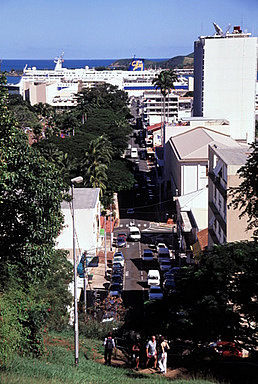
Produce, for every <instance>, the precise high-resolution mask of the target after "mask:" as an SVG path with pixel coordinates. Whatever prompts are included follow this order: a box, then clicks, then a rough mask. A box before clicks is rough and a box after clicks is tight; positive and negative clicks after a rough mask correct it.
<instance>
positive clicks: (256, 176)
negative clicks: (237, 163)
mask: <svg viewBox="0 0 258 384" xmlns="http://www.w3.org/2000/svg"><path fill="white" fill-rule="evenodd" d="M250 149H251V153H250V155H249V157H248V158H247V162H246V164H245V165H243V166H242V167H241V168H240V169H239V170H238V172H237V174H238V175H239V177H240V180H242V181H241V183H240V185H239V186H238V187H234V188H230V191H229V192H230V195H231V196H232V197H233V198H232V203H231V204H230V205H232V206H233V208H234V209H236V208H237V209H239V210H240V212H241V213H240V216H239V218H240V219H241V217H243V216H245V215H246V216H247V223H248V225H247V229H249V230H254V234H255V235H256V236H257V235H258V146H257V143H256V142H254V143H253V144H252V145H251V148H250Z"/></svg>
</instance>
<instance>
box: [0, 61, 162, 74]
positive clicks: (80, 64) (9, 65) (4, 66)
mask: <svg viewBox="0 0 258 384" xmlns="http://www.w3.org/2000/svg"><path fill="white" fill-rule="evenodd" d="M151 60H154V61H157V62H159V61H163V60H167V59H151ZM114 61H116V59H80V60H69V59H67V60H64V63H63V66H64V67H65V68H84V67H85V66H86V65H87V66H89V67H90V68H93V67H101V66H104V67H106V66H108V65H110V64H112V63H113V62H114ZM26 64H27V66H28V67H37V69H54V68H55V63H54V60H38V59H19V60H18V59H17V60H12V59H2V63H1V70H2V71H7V72H9V71H11V70H12V69H14V70H23V69H24V67H25V65H26Z"/></svg>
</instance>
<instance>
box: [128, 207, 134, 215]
mask: <svg viewBox="0 0 258 384" xmlns="http://www.w3.org/2000/svg"><path fill="white" fill-rule="evenodd" d="M126 212H127V214H128V215H133V214H134V209H133V208H128V209H127V211H126Z"/></svg>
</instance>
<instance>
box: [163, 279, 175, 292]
mask: <svg viewBox="0 0 258 384" xmlns="http://www.w3.org/2000/svg"><path fill="white" fill-rule="evenodd" d="M175 288H176V283H175V280H174V279H173V278H171V277H170V278H167V279H166V280H165V281H164V282H163V289H164V290H166V291H174V290H175Z"/></svg>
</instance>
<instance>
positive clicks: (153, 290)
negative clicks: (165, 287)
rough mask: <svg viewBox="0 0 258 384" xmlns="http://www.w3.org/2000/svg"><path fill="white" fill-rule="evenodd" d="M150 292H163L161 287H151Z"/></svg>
mask: <svg viewBox="0 0 258 384" xmlns="http://www.w3.org/2000/svg"><path fill="white" fill-rule="evenodd" d="M150 292H151V293H162V291H161V288H151V289H150Z"/></svg>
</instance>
